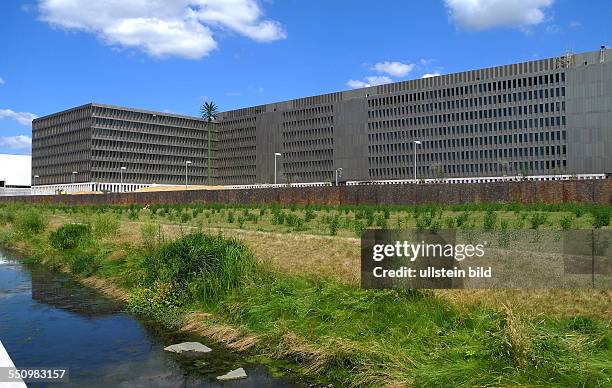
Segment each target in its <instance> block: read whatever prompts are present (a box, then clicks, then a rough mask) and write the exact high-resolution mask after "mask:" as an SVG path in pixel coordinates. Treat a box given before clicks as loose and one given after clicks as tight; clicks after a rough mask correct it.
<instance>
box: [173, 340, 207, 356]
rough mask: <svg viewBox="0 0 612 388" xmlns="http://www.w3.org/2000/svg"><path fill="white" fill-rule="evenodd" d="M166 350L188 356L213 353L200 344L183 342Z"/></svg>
mask: <svg viewBox="0 0 612 388" xmlns="http://www.w3.org/2000/svg"><path fill="white" fill-rule="evenodd" d="M164 350H165V351H168V352H173V353H177V354H182V355H188V356H197V355H200V354H204V353H208V352H210V351H212V349H211V348H209V347H208V346H206V345H203V344H201V343H199V342H182V343H180V344H174V345H170V346H167V347H165V348H164Z"/></svg>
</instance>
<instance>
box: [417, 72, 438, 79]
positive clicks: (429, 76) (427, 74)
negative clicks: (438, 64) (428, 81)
mask: <svg viewBox="0 0 612 388" xmlns="http://www.w3.org/2000/svg"><path fill="white" fill-rule="evenodd" d="M439 75H440V73H438V72H437V71H436V72H434V73H425V74H423V75H422V76H421V78H431V77H437V76H439Z"/></svg>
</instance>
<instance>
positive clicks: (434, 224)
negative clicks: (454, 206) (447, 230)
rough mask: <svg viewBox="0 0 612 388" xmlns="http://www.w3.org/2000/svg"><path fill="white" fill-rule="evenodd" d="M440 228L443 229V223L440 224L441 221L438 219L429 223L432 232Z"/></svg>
mask: <svg viewBox="0 0 612 388" xmlns="http://www.w3.org/2000/svg"><path fill="white" fill-rule="evenodd" d="M440 229H441V225H440V221H438V220H435V221H432V222H431V224H430V225H429V231H430V232H432V233H436V232H437V231H438V230H440Z"/></svg>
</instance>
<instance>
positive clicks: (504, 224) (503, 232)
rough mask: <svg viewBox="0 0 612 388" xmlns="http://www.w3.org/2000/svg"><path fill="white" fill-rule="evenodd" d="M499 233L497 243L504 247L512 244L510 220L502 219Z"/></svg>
mask: <svg viewBox="0 0 612 388" xmlns="http://www.w3.org/2000/svg"><path fill="white" fill-rule="evenodd" d="M499 229H500V230H499V234H498V236H497V243H498V244H499V246H500V247H502V248H508V246H509V245H510V232H509V231H508V220H502V221H501V222H500V224H499Z"/></svg>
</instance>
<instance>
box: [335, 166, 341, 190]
mask: <svg viewBox="0 0 612 388" xmlns="http://www.w3.org/2000/svg"><path fill="white" fill-rule="evenodd" d="M341 176H342V167H339V168H337V169H336V186H338V177H341Z"/></svg>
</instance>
